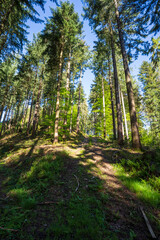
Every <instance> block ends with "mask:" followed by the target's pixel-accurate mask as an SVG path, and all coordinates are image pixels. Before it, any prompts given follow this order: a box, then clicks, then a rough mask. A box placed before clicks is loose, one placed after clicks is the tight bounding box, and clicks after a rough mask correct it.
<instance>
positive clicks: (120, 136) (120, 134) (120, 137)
mask: <svg viewBox="0 0 160 240" xmlns="http://www.w3.org/2000/svg"><path fill="white" fill-rule="evenodd" d="M110 33H111V49H112V60H113V69H114V84H115V96H116V110H117V124H118V127H117V128H118V144H119V145H123V131H122V112H121V103H120V97H119V96H120V94H119V82H118V73H117V64H116V57H115V47H114V39H113V31H112V26H111V23H110Z"/></svg>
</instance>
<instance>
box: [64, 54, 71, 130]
mask: <svg viewBox="0 0 160 240" xmlns="http://www.w3.org/2000/svg"><path fill="white" fill-rule="evenodd" d="M70 70H71V50H70V52H69V59H68V64H67V81H66V99H65V116H64V126H65V128H66V125H67V113H68V102H69V93H68V92H69V83H70Z"/></svg>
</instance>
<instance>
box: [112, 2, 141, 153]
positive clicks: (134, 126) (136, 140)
mask: <svg viewBox="0 0 160 240" xmlns="http://www.w3.org/2000/svg"><path fill="white" fill-rule="evenodd" d="M114 5H115V11H116V20H117V25H118V32H119V39H120V44H121V52H122V57H123V66H124V72H125V78H126V85H127V94H128V102H129V112H130V119H131V132H132V146H133V148H137V149H140V148H141V143H140V136H139V130H138V122H137V116H136V107H135V100H134V93H133V87H132V82H131V76H130V71H129V65H128V59H127V54H126V50H125V44H124V38H123V32H122V27H121V22H120V18H119V11H118V3H117V0H114Z"/></svg>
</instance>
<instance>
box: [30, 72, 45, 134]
mask: <svg viewBox="0 0 160 240" xmlns="http://www.w3.org/2000/svg"><path fill="white" fill-rule="evenodd" d="M42 75H43V71H42ZM41 91H42V76H41V77H40V82H39V89H38V94H37V101H36V106H35V111H34V118H33V130H32V137H34V136H35V135H36V129H37V123H38V113H39V108H40V99H41Z"/></svg>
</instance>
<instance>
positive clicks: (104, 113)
mask: <svg viewBox="0 0 160 240" xmlns="http://www.w3.org/2000/svg"><path fill="white" fill-rule="evenodd" d="M102 98H103V136H104V139H105V138H106V105H105V93H104V78H103V75H102Z"/></svg>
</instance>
